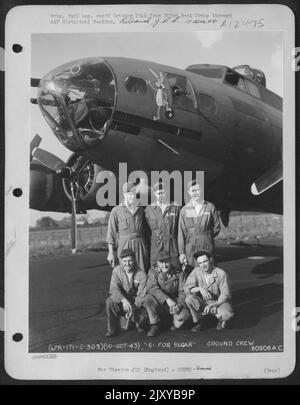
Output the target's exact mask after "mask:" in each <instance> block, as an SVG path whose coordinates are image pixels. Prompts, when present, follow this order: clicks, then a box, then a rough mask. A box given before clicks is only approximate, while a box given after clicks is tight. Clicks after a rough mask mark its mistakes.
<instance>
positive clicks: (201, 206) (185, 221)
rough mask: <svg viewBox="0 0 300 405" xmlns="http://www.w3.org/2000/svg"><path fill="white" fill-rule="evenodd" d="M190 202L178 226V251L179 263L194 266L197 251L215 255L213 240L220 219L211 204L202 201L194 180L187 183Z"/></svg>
mask: <svg viewBox="0 0 300 405" xmlns="http://www.w3.org/2000/svg"><path fill="white" fill-rule="evenodd" d="M188 193H189V195H190V197H191V200H190V201H189V202H188V203H187V204H186V205H185V206H184V207H183V208H182V210H181V212H180V216H179V224H178V249H179V255H180V256H179V261H180V263H182V264H184V263H186V262H187V263H189V264H191V265H194V264H196V263H195V259H194V257H193V255H194V253H195V252H197V251H199V250H206V251H208V252H209V253H210V254H211V255H212V256H213V257H214V255H215V242H214V238H215V237H216V236H217V235H218V234H219V232H220V219H219V215H218V213H217V210H216V208H215V206H214V205H213V204H211V203H210V202H208V201H204V200H203V197H202V190H201V186H200V184H199V183H197V181H196V180H192V181H190V182H189V183H188Z"/></svg>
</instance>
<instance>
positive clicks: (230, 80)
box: [225, 70, 247, 93]
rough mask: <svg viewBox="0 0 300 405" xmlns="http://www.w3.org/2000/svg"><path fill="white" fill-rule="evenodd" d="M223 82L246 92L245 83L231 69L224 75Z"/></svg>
mask: <svg viewBox="0 0 300 405" xmlns="http://www.w3.org/2000/svg"><path fill="white" fill-rule="evenodd" d="M225 83H227V84H230V85H231V86H234V87H237V88H238V89H240V90H242V91H243V92H245V93H247V88H246V85H245V80H244V79H243V78H242V77H241V76H240V75H238V74H236V73H235V72H233V71H232V70H228V72H227V73H226V76H225Z"/></svg>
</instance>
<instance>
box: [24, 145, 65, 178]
mask: <svg viewBox="0 0 300 405" xmlns="http://www.w3.org/2000/svg"><path fill="white" fill-rule="evenodd" d="M32 155H33V157H34V158H35V159H36V160H38V161H39V162H40V163H41V164H43V165H44V166H46V167H48V169H51V170H53V171H55V172H57V171H58V170H62V169H65V168H66V167H67V165H66V164H65V162H64V161H62V160H61V159H59V158H58V157H57V156H55V155H53V154H52V153H50V152H48V151H46V150H44V149H40V148H36V149H35V150H34V152H33V154H32Z"/></svg>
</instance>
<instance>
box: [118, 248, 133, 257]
mask: <svg viewBox="0 0 300 405" xmlns="http://www.w3.org/2000/svg"><path fill="white" fill-rule="evenodd" d="M127 256H132V257H134V258H135V254H134V252H133V250H131V249H123V250H121V253H120V258H121V259H123V258H124V257H127Z"/></svg>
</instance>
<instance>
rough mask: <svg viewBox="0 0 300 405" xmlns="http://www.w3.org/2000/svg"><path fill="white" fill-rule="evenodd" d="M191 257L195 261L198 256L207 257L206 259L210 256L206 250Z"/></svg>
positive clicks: (199, 251)
mask: <svg viewBox="0 0 300 405" xmlns="http://www.w3.org/2000/svg"><path fill="white" fill-rule="evenodd" d="M193 256H194V258H195V259H196V260H197V258H198V257H199V256H207V257H208V258H210V257H211V254H210V253H209V252H208V251H207V250H198V252H196V253H194V255H193Z"/></svg>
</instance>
